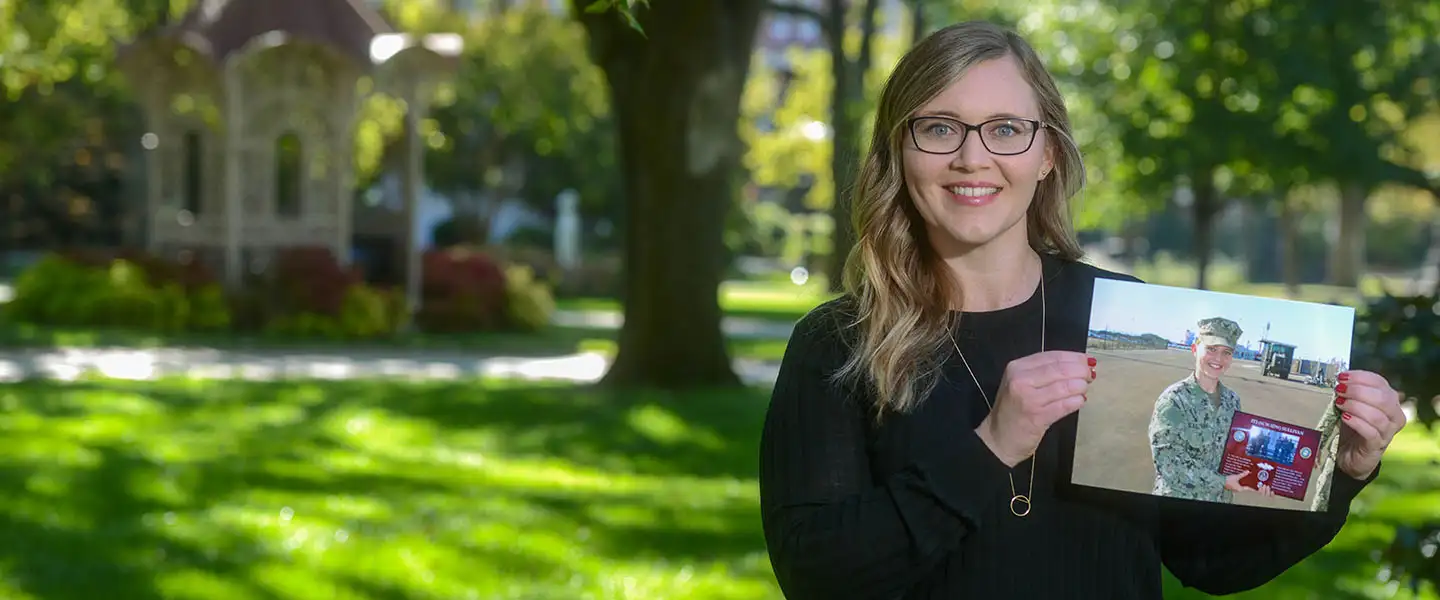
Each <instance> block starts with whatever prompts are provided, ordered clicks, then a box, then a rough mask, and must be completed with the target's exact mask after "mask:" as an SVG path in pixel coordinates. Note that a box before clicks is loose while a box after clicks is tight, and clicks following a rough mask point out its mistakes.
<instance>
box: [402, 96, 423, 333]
mask: <svg viewBox="0 0 1440 600" xmlns="http://www.w3.org/2000/svg"><path fill="white" fill-rule="evenodd" d="M410 87H411V89H410V90H409V93H408V94H407V98H406V102H405V104H406V108H405V167H404V168H403V169H402V170H401V172H400V194H401V196H400V197H401V199H402V201H403V203H404V211H405V213H404V214H405V233H404V235H403V239H404V240H405V299H406V316H407V317H413V316H414V315H415V312H416V311H418V310H419V309H420V280H421V273H420V267H421V264H420V237H419V236H418V235H417V234H416V231H415V229H416V224H417V222H418V220H419V214H418V213H419V204H420V184H421V182H422V181H423V173H424V169H423V165H422V163H423V158H424V154H423V152H424V150H423V147H422V146H421V145H420V119H421V117H422V116H423V115H422V114H421V110H422V109H421V104H420V94H419V93H418V90H417V89H416V87H418V86H413V85H412V86H410Z"/></svg>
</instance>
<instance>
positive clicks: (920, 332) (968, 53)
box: [834, 21, 1085, 418]
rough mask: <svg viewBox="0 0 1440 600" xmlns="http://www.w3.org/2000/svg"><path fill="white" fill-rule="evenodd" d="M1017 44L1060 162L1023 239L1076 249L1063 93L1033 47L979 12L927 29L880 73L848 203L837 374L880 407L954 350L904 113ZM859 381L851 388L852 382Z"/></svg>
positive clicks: (942, 272) (933, 380)
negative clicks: (907, 167)
mask: <svg viewBox="0 0 1440 600" xmlns="http://www.w3.org/2000/svg"><path fill="white" fill-rule="evenodd" d="M1005 56H1013V57H1015V58H1016V59H1017V62H1018V63H1019V64H1020V68H1021V71H1022V73H1023V74H1024V77H1025V79H1026V81H1027V82H1028V83H1029V84H1030V87H1031V89H1033V90H1034V93H1035V96H1036V99H1037V100H1038V104H1039V106H1040V111H1041V116H1040V118H1041V119H1042V120H1044V121H1045V122H1046V123H1047V124H1048V125H1049V127H1047V128H1046V129H1045V131H1048V132H1055V133H1058V134H1060V135H1059V136H1058V138H1060V139H1058V140H1057V139H1056V136H1050V135H1046V136H1045V140H1046V142H1045V143H1047V144H1051V147H1052V150H1053V151H1054V163H1055V169H1054V171H1053V173H1052V174H1050V176H1048V177H1046V178H1044V179H1043V180H1042V181H1041V182H1040V183H1039V184H1038V185H1037V187H1036V191H1035V197H1034V200H1033V202H1031V205H1030V208H1029V211H1028V213H1027V214H1026V229H1027V231H1028V234H1029V240H1030V246H1031V247H1032V248H1034V249H1035V250H1036V251H1037V252H1040V253H1042V254H1051V255H1055V256H1059V257H1062V258H1066V259H1077V258H1079V257H1080V256H1081V255H1082V252H1081V250H1080V245H1079V242H1078V241H1077V240H1076V239H1075V233H1074V230H1073V228H1072V224H1071V219H1070V214H1069V208H1068V200H1069V199H1070V197H1071V196H1073V195H1074V194H1075V193H1076V192H1077V191H1079V189H1080V188H1081V186H1083V185H1084V181H1085V169H1084V165H1083V164H1082V162H1081V157H1080V151H1079V148H1078V147H1077V146H1076V144H1075V142H1074V139H1073V136H1072V134H1071V131H1070V117H1069V112H1068V110H1067V109H1066V107H1065V100H1064V98H1063V97H1062V96H1061V94H1060V91H1059V90H1058V89H1057V87H1056V85H1055V81H1054V79H1053V78H1052V77H1051V76H1050V73H1049V72H1048V71H1047V70H1046V69H1045V66H1044V64H1043V63H1042V62H1041V60H1040V58H1039V56H1038V55H1037V54H1036V52H1035V50H1034V49H1033V48H1032V47H1031V46H1030V44H1029V43H1027V42H1026V41H1025V40H1024V39H1023V38H1021V37H1020V35H1019V34H1017V33H1016V32H1014V31H1013V30H1010V29H1007V28H1004V27H1001V26H998V25H995V24H992V23H988V22H984V21H971V22H965V23H958V24H955V25H951V26H949V27H946V28H944V29H941V30H939V31H937V32H935V33H933V34H931V35H929V36H927V37H926V38H925V39H924V40H922V41H921V42H920V43H919V44H917V45H916V46H915V47H914V48H912V49H911V50H910V51H909V52H907V53H906V54H905V56H904V57H903V58H901V59H900V61H899V63H897V64H896V66H895V69H894V71H892V72H891V74H890V77H889V79H888V80H887V81H886V82H885V88H884V91H883V92H882V94H881V97H880V104H879V107H878V108H877V110H876V112H875V122H874V129H873V134H872V138H871V140H870V148H869V151H868V153H867V154H866V155H865V157H864V160H863V162H862V164H861V167H860V172H859V174H858V176H857V177H856V182H855V189H854V196H853V203H852V205H851V220H852V227H853V228H854V231H855V245H854V247H853V248H852V249H851V251H850V254H849V256H847V257H846V262H845V269H844V287H845V291H846V292H847V293H848V294H849V295H850V296H852V297H853V299H854V300H855V312H854V314H852V315H849V319H851V321H850V322H849V323H847V325H848V326H849V327H850V328H852V329H854V330H856V331H858V338H857V339H856V342H857V347H856V348H855V351H854V352H852V353H850V357H849V359H848V360H847V361H846V363H845V364H844V365H842V366H841V367H840V369H839V370H838V371H837V372H836V373H835V374H834V377H835V379H837V380H842V381H847V382H848V383H850V384H852V385H853V384H856V383H863V385H861V386H859V387H861V388H868V389H869V390H871V391H872V392H873V393H874V394H875V403H876V405H875V407H874V408H875V411H876V413H877V415H876V416H877V418H880V417H883V416H884V414H885V413H886V412H908V411H909V410H911V409H912V408H914V407H915V406H916V405H917V404H918V403H919V402H920V401H921V399H923V398H924V397H926V396H928V395H929V393H930V392H931V391H932V390H933V389H934V387H935V385H936V384H937V383H938V381H939V366H940V364H942V363H943V362H944V360H945V359H946V358H947V357H949V356H950V355H951V354H953V352H954V349H953V348H949V346H948V341H949V338H948V336H947V333H948V330H949V327H951V326H952V325H953V323H954V321H953V319H952V317H951V315H950V300H951V299H952V298H953V296H952V293H953V291H954V290H955V289H958V288H957V287H956V286H957V284H958V282H956V281H953V277H952V276H951V274H950V271H949V269H947V268H946V267H945V265H944V264H943V263H942V262H941V261H940V259H939V256H938V255H937V254H936V253H935V251H934V250H933V248H932V247H931V246H930V243H929V240H928V238H927V234H926V231H925V227H924V224H923V221H922V220H921V217H920V214H919V212H918V211H917V209H916V208H915V205H914V201H913V200H912V199H911V195H910V191H909V189H907V187H906V185H905V176H904V165H903V162H902V156H903V152H904V147H903V144H905V143H907V140H908V139H909V138H908V137H906V135H905V122H906V119H908V118H909V117H911V116H912V115H913V114H914V113H915V112H916V111H918V110H919V109H920V108H922V107H923V106H924V105H925V104H926V103H927V102H929V101H930V100H932V99H934V98H935V97H936V96H938V95H939V94H940V93H941V92H942V91H944V90H945V89H946V88H947V87H949V86H950V85H951V84H952V83H954V82H955V81H957V80H958V79H959V78H960V77H961V76H962V75H963V74H964V73H965V72H966V71H967V70H968V69H969V68H970V67H972V66H974V65H976V64H978V63H981V62H984V61H987V60H991V59H997V58H1002V57H1005ZM852 389H854V388H852Z"/></svg>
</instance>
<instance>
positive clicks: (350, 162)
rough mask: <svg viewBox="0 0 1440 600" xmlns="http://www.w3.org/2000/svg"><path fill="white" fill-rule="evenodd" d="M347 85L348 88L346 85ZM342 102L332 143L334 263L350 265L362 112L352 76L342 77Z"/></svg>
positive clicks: (340, 97)
mask: <svg viewBox="0 0 1440 600" xmlns="http://www.w3.org/2000/svg"><path fill="white" fill-rule="evenodd" d="M347 82H348V85H347ZM339 87H340V91H341V93H340V94H339V97H338V99H339V101H340V102H341V103H342V104H341V105H342V106H344V107H345V110H343V111H341V112H342V113H343V115H342V116H340V117H339V118H335V119H333V123H334V125H335V127H334V129H333V130H332V131H334V132H335V136H334V138H333V139H332V140H331V146H330V147H331V150H332V151H333V152H334V154H332V161H331V164H333V165H334V170H333V173H334V177H335V180H334V184H335V259H336V260H338V261H340V264H341V265H345V266H349V265H350V262H351V261H350V246H351V244H352V243H353V241H354V240H352V239H351V238H352V237H353V235H354V234H353V233H352V232H353V230H354V221H355V218H354V216H353V215H354V205H353V202H354V195H355V194H354V188H353V187H352V182H351V176H350V173H351V171H352V170H353V169H354V168H355V165H354V158H353V157H354V155H355V130H354V127H355V119H356V117H357V115H358V113H359V112H360V99H359V95H358V94H357V93H356V91H355V81H354V79H352V78H351V77H350V76H349V75H342V76H340V84H339Z"/></svg>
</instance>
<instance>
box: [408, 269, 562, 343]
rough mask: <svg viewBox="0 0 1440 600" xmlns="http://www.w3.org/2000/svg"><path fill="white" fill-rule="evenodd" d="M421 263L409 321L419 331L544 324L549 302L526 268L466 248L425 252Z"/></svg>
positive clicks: (550, 306)
mask: <svg viewBox="0 0 1440 600" xmlns="http://www.w3.org/2000/svg"><path fill="white" fill-rule="evenodd" d="M422 263H423V265H424V268H423V274H422V283H421V288H422V289H421V304H420V311H419V313H418V314H417V315H416V317H415V320H416V323H417V325H419V327H420V328H421V329H423V330H425V331H429V332H436V333H462V332H478V331H501V330H509V331H535V330H538V329H542V328H544V327H546V326H547V325H549V324H550V315H551V314H552V313H554V311H555V299H554V297H553V295H552V294H551V291H550V286H549V285H548V284H547V282H545V281H544V280H542V279H540V278H538V277H536V276H535V271H534V269H533V268H532V267H531V266H529V265H528V264H517V263H506V262H505V261H503V260H501V259H499V258H497V257H496V256H495V255H494V254H493V253H491V252H484V251H479V250H476V249H470V248H451V249H446V250H436V251H432V252H428V253H426V254H425V256H424V257H423V261H422Z"/></svg>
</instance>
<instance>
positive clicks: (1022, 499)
mask: <svg viewBox="0 0 1440 600" xmlns="http://www.w3.org/2000/svg"><path fill="white" fill-rule="evenodd" d="M1017 502H1018V503H1020V505H1021V507H1022V508H1023V510H1021V509H1017V508H1015V504H1016V503H1017ZM1010 512H1012V513H1014V514H1015V516H1017V517H1023V516H1025V515H1028V514H1030V498H1029V497H1028V496H1026V495H1024V494H1016V495H1015V497H1013V498H1011V499H1010Z"/></svg>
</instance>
